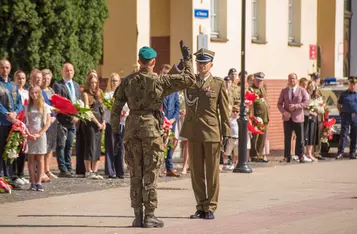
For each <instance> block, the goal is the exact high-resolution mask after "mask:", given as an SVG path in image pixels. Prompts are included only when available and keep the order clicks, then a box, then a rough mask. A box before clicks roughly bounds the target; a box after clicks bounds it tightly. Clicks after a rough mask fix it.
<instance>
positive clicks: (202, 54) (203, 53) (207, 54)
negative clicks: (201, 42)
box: [195, 48, 215, 63]
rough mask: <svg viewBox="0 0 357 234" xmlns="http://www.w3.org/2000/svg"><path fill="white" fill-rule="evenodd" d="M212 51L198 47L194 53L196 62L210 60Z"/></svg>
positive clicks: (212, 56) (211, 59)
mask: <svg viewBox="0 0 357 234" xmlns="http://www.w3.org/2000/svg"><path fill="white" fill-rule="evenodd" d="M214 54H215V53H214V52H213V51H210V50H207V49H204V48H201V49H199V50H198V51H197V52H196V53H195V55H196V62H198V63H207V62H212V61H213V58H214Z"/></svg>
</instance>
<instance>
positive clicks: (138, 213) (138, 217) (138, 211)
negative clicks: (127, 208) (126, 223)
mask: <svg viewBox="0 0 357 234" xmlns="http://www.w3.org/2000/svg"><path fill="white" fill-rule="evenodd" d="M134 214H135V219H134V221H133V225H132V226H133V227H143V217H144V215H143V208H135V209H134Z"/></svg>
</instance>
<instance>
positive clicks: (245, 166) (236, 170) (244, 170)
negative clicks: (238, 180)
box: [233, 164, 253, 173]
mask: <svg viewBox="0 0 357 234" xmlns="http://www.w3.org/2000/svg"><path fill="white" fill-rule="evenodd" d="M233 172H234V173H252V172H253V170H252V168H250V167H249V166H248V164H243V165H237V167H236V168H234V169H233Z"/></svg>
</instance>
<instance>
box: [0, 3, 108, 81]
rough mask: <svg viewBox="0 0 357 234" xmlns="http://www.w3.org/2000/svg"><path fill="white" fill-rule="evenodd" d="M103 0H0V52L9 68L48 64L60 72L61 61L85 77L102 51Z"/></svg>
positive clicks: (57, 76) (58, 74) (58, 75)
mask: <svg viewBox="0 0 357 234" xmlns="http://www.w3.org/2000/svg"><path fill="white" fill-rule="evenodd" d="M107 16H108V10H107V4H106V0H60V1H59V0H57V1H55V0H20V1H12V0H0V57H6V58H8V59H9V60H10V62H11V64H12V67H13V70H12V71H13V72H14V71H16V70H17V69H22V70H24V71H25V72H27V73H29V72H30V71H31V70H32V69H34V68H38V69H43V68H49V69H51V70H52V71H53V73H54V78H55V79H60V78H61V67H62V64H63V63H64V62H71V63H73V65H74V67H75V71H76V77H75V79H76V80H77V81H79V83H83V82H84V80H85V74H86V72H87V71H88V70H89V69H96V68H97V65H98V63H99V60H100V58H101V55H102V43H103V42H102V33H103V25H104V21H105V19H106V18H107Z"/></svg>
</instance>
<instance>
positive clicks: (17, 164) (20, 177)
mask: <svg viewBox="0 0 357 234" xmlns="http://www.w3.org/2000/svg"><path fill="white" fill-rule="evenodd" d="M14 81H15V82H16V84H17V86H18V90H19V93H20V95H21V101H22V106H23V107H24V105H27V104H28V99H29V92H28V90H27V89H25V86H26V74H25V72H23V71H21V70H18V71H16V72H15V74H14ZM18 118H19V115H18ZM20 121H21V120H20ZM25 159H26V154H25V152H23V151H22V150H21V152H20V153H19V157H18V158H17V159H15V160H14V163H13V171H14V176H16V177H17V178H16V179H15V184H19V185H25V184H30V181H28V180H27V179H26V178H25V177H24V169H25Z"/></svg>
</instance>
